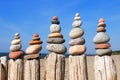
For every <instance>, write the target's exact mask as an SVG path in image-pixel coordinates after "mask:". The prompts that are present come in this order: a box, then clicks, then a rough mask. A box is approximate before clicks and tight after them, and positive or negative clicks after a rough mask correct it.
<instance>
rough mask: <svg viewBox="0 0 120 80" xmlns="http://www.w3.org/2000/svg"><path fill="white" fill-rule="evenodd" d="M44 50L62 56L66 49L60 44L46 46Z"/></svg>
mask: <svg viewBox="0 0 120 80" xmlns="http://www.w3.org/2000/svg"><path fill="white" fill-rule="evenodd" d="M46 49H47V50H48V51H51V52H55V53H58V54H64V53H65V52H66V50H67V49H66V47H65V46H64V45H62V44H48V45H47V47H46Z"/></svg>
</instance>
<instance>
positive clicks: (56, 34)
mask: <svg viewBox="0 0 120 80" xmlns="http://www.w3.org/2000/svg"><path fill="white" fill-rule="evenodd" d="M48 37H49V38H63V35H62V34H60V33H51V34H49V35H48Z"/></svg>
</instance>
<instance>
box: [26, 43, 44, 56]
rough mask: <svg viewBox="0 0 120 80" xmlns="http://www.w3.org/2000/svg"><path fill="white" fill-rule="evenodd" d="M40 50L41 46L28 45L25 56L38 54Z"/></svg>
mask: <svg viewBox="0 0 120 80" xmlns="http://www.w3.org/2000/svg"><path fill="white" fill-rule="evenodd" d="M41 49H42V46H41V45H38V44H37V45H30V46H29V47H28V48H27V49H26V53H27V54H37V53H39V51H40V50H41Z"/></svg>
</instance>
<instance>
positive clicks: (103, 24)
mask: <svg viewBox="0 0 120 80" xmlns="http://www.w3.org/2000/svg"><path fill="white" fill-rule="evenodd" d="M100 26H101V27H106V24H105V23H104V22H100V23H98V27H100Z"/></svg>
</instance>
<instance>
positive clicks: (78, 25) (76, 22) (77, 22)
mask: <svg viewBox="0 0 120 80" xmlns="http://www.w3.org/2000/svg"><path fill="white" fill-rule="evenodd" d="M81 25H82V21H81V20H77V21H74V22H73V23H72V26H73V27H80V26H81Z"/></svg>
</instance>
